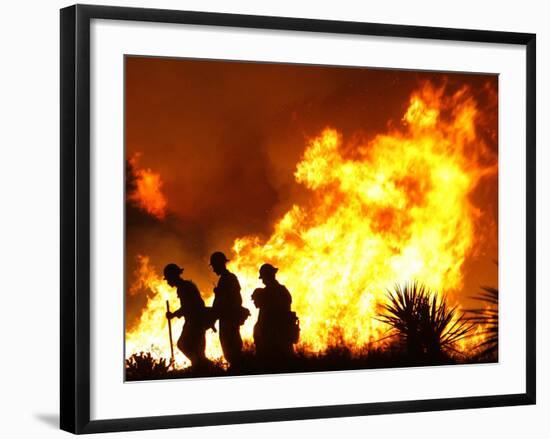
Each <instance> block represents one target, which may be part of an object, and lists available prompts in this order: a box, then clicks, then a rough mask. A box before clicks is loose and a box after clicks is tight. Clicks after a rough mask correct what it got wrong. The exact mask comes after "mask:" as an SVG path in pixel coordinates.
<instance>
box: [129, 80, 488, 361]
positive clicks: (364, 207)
mask: <svg viewBox="0 0 550 439" xmlns="http://www.w3.org/2000/svg"><path fill="white" fill-rule="evenodd" d="M444 91H445V90H444V88H435V87H433V86H432V85H430V84H429V83H426V84H425V85H424V86H423V87H422V88H421V89H420V90H419V91H418V92H416V93H414V94H413V95H412V96H411V98H410V102H409V106H408V109H407V110H406V112H405V114H404V116H403V119H402V123H403V128H402V129H401V130H392V131H390V132H389V133H387V134H381V135H378V136H376V137H374V138H373V139H371V140H370V141H367V142H356V143H354V144H351V143H346V142H345V139H344V138H343V137H342V135H341V134H340V133H339V132H338V131H337V130H336V129H333V128H326V129H325V130H323V131H322V133H320V134H319V136H317V137H315V138H312V139H310V140H309V141H308V143H307V146H306V148H305V151H304V154H303V157H302V159H301V161H300V162H299V163H298V164H297V166H296V171H295V174H294V176H295V179H296V182H297V183H299V184H302V185H304V186H305V187H306V188H307V189H308V190H309V191H310V192H311V196H310V200H309V201H308V202H306V203H303V204H295V205H293V206H292V208H291V209H290V210H289V211H288V212H287V213H286V214H285V215H283V217H282V218H281V219H280V220H279V221H277V222H276V223H275V225H274V229H273V233H272V235H271V237H269V238H268V239H266V240H262V239H261V238H260V237H259V236H245V237H242V238H238V239H236V240H235V242H234V245H233V252H234V255H233V256H232V257H230V259H231V262H230V264H229V268H230V270H231V271H233V272H234V273H235V274H237V276H238V277H239V280H240V282H241V286H242V293H243V301H244V306H247V307H248V308H249V309H250V310H251V311H252V313H253V315H252V317H251V318H249V319H248V320H247V322H246V323H245V325H244V326H243V327H242V330H241V333H242V335H243V338H244V339H245V340H247V339H248V340H250V339H252V329H253V325H254V322H255V321H256V316H257V312H256V309H255V307H254V305H253V304H252V302H251V299H250V294H251V293H252V291H253V290H254V289H255V288H256V287H257V286H259V280H258V268H259V267H260V265H261V264H263V263H264V262H270V263H272V264H274V265H275V266H277V267H278V268H279V273H278V278H279V280H280V281H281V283H283V284H285V285H286V286H287V288H288V289H289V291H290V292H291V294H292V298H293V309H294V310H295V311H296V312H297V314H298V315H299V317H300V324H301V329H302V332H301V340H300V342H299V346H300V348H302V349H303V350H305V351H308V352H321V351H323V350H325V349H327V347H330V346H333V345H341V344H342V343H344V344H345V345H346V346H348V347H350V348H351V349H352V350H354V351H359V350H361V349H362V348H363V347H365V346H366V345H368V344H369V343H373V342H376V341H377V340H378V339H380V338H381V337H382V336H383V333H384V331H385V330H386V329H387V328H386V327H385V326H384V324H383V323H381V322H379V321H378V320H376V319H375V318H374V317H376V315H377V311H378V307H379V305H380V303H384V302H385V300H386V296H385V295H386V291H387V290H388V289H392V288H393V286H394V285H395V284H396V283H404V282H408V281H411V280H417V281H418V282H421V283H423V284H425V285H426V286H427V287H428V288H429V289H431V290H435V291H439V292H445V293H448V292H451V293H452V292H456V291H459V290H460V288H461V287H462V283H463V265H464V261H465V259H466V258H467V257H468V256H469V255H470V254H472V252H473V251H475V249H476V246H477V245H478V244H479V241H476V239H475V231H476V227H477V225H478V224H479V223H480V222H481V221H482V216H481V211H480V209H478V208H477V207H476V206H474V205H473V204H472V202H471V200H470V195H471V193H472V191H473V190H474V189H475V187H476V186H477V185H478V183H479V181H480V180H481V179H482V178H483V177H485V176H490V175H492V176H494V175H495V173H496V172H497V160H496V154H494V153H493V152H491V151H490V149H489V148H488V147H487V145H486V144H485V143H484V142H483V140H482V139H481V138H480V137H479V136H477V133H476V124H477V123H478V121H479V119H480V118H481V117H482V115H481V114H480V113H479V111H478V108H477V106H476V102H475V100H474V99H473V98H472V97H471V95H470V93H469V90H468V89H467V88H462V89H461V90H459V91H458V92H456V93H454V94H453V95H452V96H446V95H445V93H444ZM349 151H353V154H351V153H349ZM158 279H159V278H158V277H156V276H155V275H151V276H149V280H148V282H149V284H150V285H151V289H152V291H156V292H157V294H156V296H160V295H161V294H164V293H162V291H161V290H162V289H163V288H164V289H167V288H168V287H167V286H166V285H165V284H162V282H160V283H158V284H157V281H158ZM162 285H164V286H162ZM159 292H160V293H161V294H159ZM156 296H153V298H152V299H151V300H150V302H149V303H148V306H147V308H146V310H145V311H144V314H143V316H142V322H141V323H140V324H139V325H138V327H137V328H136V329H135V330H134V331H133V332H132V333H130V334H129V335H128V340H129V343H128V345H127V352H128V353H129V354H131V353H132V352H133V351H136V350H149V349H145V346H149V345H153V344H155V346H158V347H159V349H160V350H161V351H162V352H163V355H164V356H165V357H168V356H169V354H167V353H168V352H169V351H168V350H167V349H166V347H162V346H167V345H166V343H165V342H164V341H163V340H159V341H158V344H157V333H158V334H160V331H165V330H164V329H162V327H163V325H162V322H160V321H157V320H155V318H153V317H152V316H151V315H152V314H154V313H156V312H158V313H162V314H159V315H163V309H164V302H163V300H162V299H158V298H155V297H156ZM174 296H175V295H174V294H172V295H171V298H173V297H174ZM159 310H160V311H159ZM155 315H156V314H155ZM157 318H160V317H157ZM165 332H166V331H165ZM176 332H177V331H175V333H176ZM159 337H161V338H164V339H165V338H166V337H167V335H166V334H165V333H162V334H161V335H159ZM216 339H217V336H216V334H212V333H209V335H208V342H207V344H208V346H209V347H208V355H209V356H210V357H211V358H218V357H220V356H221V351H220V350H219V344H218V346H216V345H215V342H216ZM163 343H164V344H163ZM465 346H466V345H465V344H462V347H465Z"/></svg>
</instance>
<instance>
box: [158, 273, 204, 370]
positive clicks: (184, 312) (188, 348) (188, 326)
mask: <svg viewBox="0 0 550 439" xmlns="http://www.w3.org/2000/svg"><path fill="white" fill-rule="evenodd" d="M182 272H183V268H180V267H178V266H177V265H176V264H168V265H167V266H166V267H164V279H165V280H166V282H167V283H168V285H170V286H171V287H176V288H177V294H178V297H179V299H180V302H181V307H180V309H178V310H177V311H174V312H170V311H168V312H167V313H166V318H168V319H172V318H174V317H184V318H185V324H184V325H183V329H182V331H181V336H180V338H179V340H178V343H177V346H178V348H179V350H180V351H182V352H183V354H184V355H185V356H186V357H187V358H188V359H189V360H190V361H191V365H192V366H193V367H194V368H200V367H202V366H206V365H208V364H209V360H208V359H207V358H206V356H205V354H204V350H205V347H206V337H205V333H206V329H207V327H208V326H209V323H208V322H207V311H206V307H205V306H204V300H202V297H201V295H200V292H199V289H198V288H197V286H196V285H195V284H194V283H193V282H192V281H190V280H186V279H182V278H181V273H182Z"/></svg>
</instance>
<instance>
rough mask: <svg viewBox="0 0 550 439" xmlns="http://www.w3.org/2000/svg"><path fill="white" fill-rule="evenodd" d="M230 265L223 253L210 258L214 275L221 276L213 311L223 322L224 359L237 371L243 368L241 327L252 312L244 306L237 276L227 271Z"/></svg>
mask: <svg viewBox="0 0 550 439" xmlns="http://www.w3.org/2000/svg"><path fill="white" fill-rule="evenodd" d="M227 262H229V260H228V259H227V257H226V256H225V254H224V253H222V252H220V251H217V252H214V253H212V255H211V256H210V266H211V267H212V271H214V273H216V274H217V275H218V276H219V279H218V284H217V285H216V287H215V288H214V294H215V296H214V303H213V304H212V311H213V314H214V316H215V318H218V319H219V322H220V326H219V328H220V344H221V346H222V351H223V355H224V357H225V359H226V361H227V362H228V363H229V367H230V369H231V370H233V371H235V370H239V368H240V367H241V366H242V349H243V341H242V338H241V333H240V327H241V325H243V324H244V322H245V320H246V319H247V318H248V316H249V315H250V312H249V311H248V309H246V308H244V307H243V306H242V297H241V285H240V284H239V280H238V279H237V276H235V275H234V274H233V273H231V272H230V271H229V270H228V269H227V266H226V264H227Z"/></svg>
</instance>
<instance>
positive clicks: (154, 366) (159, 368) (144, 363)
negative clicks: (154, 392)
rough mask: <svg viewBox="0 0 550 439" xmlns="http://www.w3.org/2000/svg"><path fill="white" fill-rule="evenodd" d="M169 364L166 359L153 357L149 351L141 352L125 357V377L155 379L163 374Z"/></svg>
mask: <svg viewBox="0 0 550 439" xmlns="http://www.w3.org/2000/svg"><path fill="white" fill-rule="evenodd" d="M169 367H170V364H169V363H168V362H167V361H166V359H164V358H161V359H158V360H157V359H155V358H153V356H152V355H151V353H149V352H147V353H144V352H141V353H139V354H134V355H132V356H131V357H130V358H128V359H126V379H127V380H128V381H132V380H144V379H156V378H161V377H163V376H165V375H166V374H167V372H168V369H169Z"/></svg>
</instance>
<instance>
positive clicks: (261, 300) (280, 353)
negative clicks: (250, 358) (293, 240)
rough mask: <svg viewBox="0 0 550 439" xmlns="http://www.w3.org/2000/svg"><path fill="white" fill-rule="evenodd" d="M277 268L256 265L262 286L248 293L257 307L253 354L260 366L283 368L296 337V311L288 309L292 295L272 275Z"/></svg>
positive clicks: (285, 365) (292, 352)
mask: <svg viewBox="0 0 550 439" xmlns="http://www.w3.org/2000/svg"><path fill="white" fill-rule="evenodd" d="M277 271H278V269H277V268H275V267H274V266H273V265H271V264H263V265H262V266H261V267H260V273H259V274H260V275H259V278H260V279H261V280H262V282H263V283H264V285H265V287H264V288H257V289H256V290H254V293H252V300H253V301H254V304H255V305H256V307H257V308H258V309H259V315H258V321H257V322H256V325H255V326H254V344H255V347H256V355H257V357H258V359H259V361H260V363H261V365H262V367H265V368H268V369H284V368H285V367H288V366H289V363H290V361H291V359H292V357H293V354H294V349H293V344H294V343H296V342H297V341H298V339H299V334H300V327H299V321H298V318H297V316H296V313H294V312H292V311H291V304H292V297H291V295H290V293H289V291H288V289H287V288H286V287H285V286H284V285H281V284H280V283H279V281H278V280H277V279H276V277H275V275H276V273H277Z"/></svg>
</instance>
